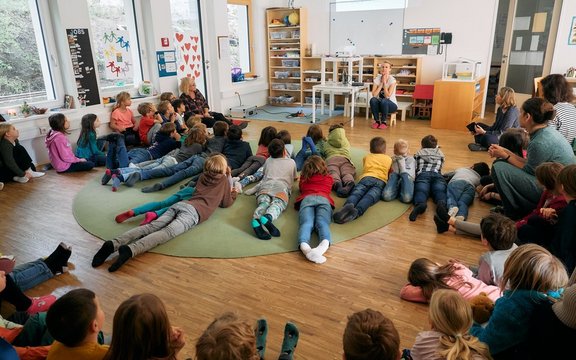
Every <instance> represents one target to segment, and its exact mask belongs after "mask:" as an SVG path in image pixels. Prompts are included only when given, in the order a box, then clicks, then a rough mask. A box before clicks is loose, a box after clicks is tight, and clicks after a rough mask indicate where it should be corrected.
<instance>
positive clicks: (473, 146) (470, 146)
mask: <svg viewBox="0 0 576 360" xmlns="http://www.w3.org/2000/svg"><path fill="white" fill-rule="evenodd" d="M468 149H470V151H488V149H487V148H485V147H484V146H482V145H478V144H468Z"/></svg>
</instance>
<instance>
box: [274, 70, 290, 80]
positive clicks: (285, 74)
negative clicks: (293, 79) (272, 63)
mask: <svg viewBox="0 0 576 360" xmlns="http://www.w3.org/2000/svg"><path fill="white" fill-rule="evenodd" d="M274 76H275V77H276V79H287V78H288V77H290V71H274Z"/></svg>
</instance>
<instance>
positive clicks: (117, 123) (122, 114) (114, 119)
mask: <svg viewBox="0 0 576 360" xmlns="http://www.w3.org/2000/svg"><path fill="white" fill-rule="evenodd" d="M130 105H132V99H131V98H130V94H129V93H128V92H126V91H121V92H119V93H118V95H116V104H114V107H112V113H111V114H110V128H111V129H112V130H114V131H115V132H117V133H120V134H122V135H124V141H125V143H126V145H128V146H131V145H139V144H140V137H139V134H138V132H137V130H138V126H137V124H136V119H134V113H132V110H130V108H129V106H130Z"/></svg>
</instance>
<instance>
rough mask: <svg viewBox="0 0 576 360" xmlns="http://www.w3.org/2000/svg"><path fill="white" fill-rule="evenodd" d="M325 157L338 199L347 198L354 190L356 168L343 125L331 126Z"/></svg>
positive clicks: (325, 146)
mask: <svg viewBox="0 0 576 360" xmlns="http://www.w3.org/2000/svg"><path fill="white" fill-rule="evenodd" d="M324 155H325V159H326V165H328V171H329V172H330V175H331V176H332V178H333V179H334V185H333V190H334V191H336V195H338V197H347V196H348V194H350V192H351V191H352V188H354V176H356V167H354V164H352V160H351V158H350V142H349V141H348V139H347V138H346V131H345V130H344V125H343V124H334V125H331V126H330V130H329V133H328V139H327V140H326V142H325V143H324Z"/></svg>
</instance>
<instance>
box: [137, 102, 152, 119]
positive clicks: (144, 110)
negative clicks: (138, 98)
mask: <svg viewBox="0 0 576 360" xmlns="http://www.w3.org/2000/svg"><path fill="white" fill-rule="evenodd" d="M153 109H154V105H153V104H152V103H149V102H143V103H141V104H140V105H138V113H139V114H140V115H142V116H146V114H148V113H149V112H150V111H152V110H153Z"/></svg>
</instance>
